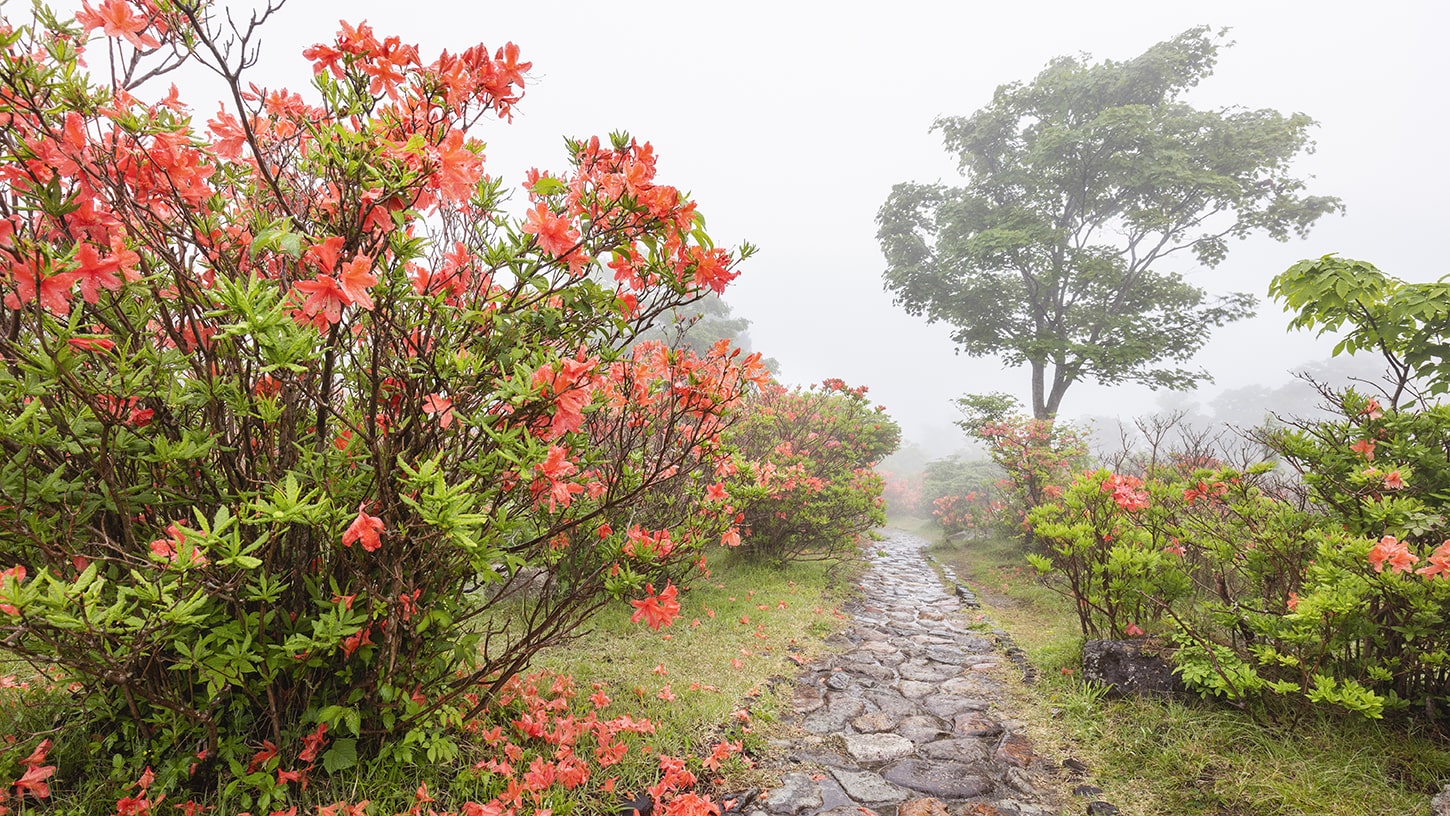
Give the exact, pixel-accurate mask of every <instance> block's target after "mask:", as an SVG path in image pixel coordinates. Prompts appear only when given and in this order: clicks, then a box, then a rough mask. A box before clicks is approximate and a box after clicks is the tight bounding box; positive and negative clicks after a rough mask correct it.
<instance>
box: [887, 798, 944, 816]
mask: <svg viewBox="0 0 1450 816" xmlns="http://www.w3.org/2000/svg"><path fill="white" fill-rule="evenodd" d="M896 816H951V813H950V812H949V811H948V810H947V806H946V805H945V804H944V803H943V802H942V801H941V800H940V799H912V800H911V801H909V802H903V803H902V804H901V807H899V808H897V809H896Z"/></svg>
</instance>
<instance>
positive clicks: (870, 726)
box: [851, 711, 901, 734]
mask: <svg viewBox="0 0 1450 816" xmlns="http://www.w3.org/2000/svg"><path fill="white" fill-rule="evenodd" d="M899 722H901V717H899V716H897V715H894V714H888V713H886V712H884V711H877V712H873V713H871V714H862V715H861V716H859V717H857V718H856V719H854V720H852V721H851V727H852V728H854V729H856V730H857V731H860V732H862V733H863V734H875V733H879V732H881V731H890V730H892V729H894V728H895V727H896V724H897V723H899Z"/></svg>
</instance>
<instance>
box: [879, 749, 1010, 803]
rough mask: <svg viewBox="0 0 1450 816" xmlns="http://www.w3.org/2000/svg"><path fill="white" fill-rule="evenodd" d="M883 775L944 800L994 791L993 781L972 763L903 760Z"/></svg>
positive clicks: (887, 778)
mask: <svg viewBox="0 0 1450 816" xmlns="http://www.w3.org/2000/svg"><path fill="white" fill-rule="evenodd" d="M881 776H882V777H884V778H885V779H886V781H888V782H894V783H896V784H897V785H900V786H902V787H903V788H911V789H912V790H915V791H921V792H922V793H928V794H931V795H932V796H938V797H941V798H944V799H970V798H971V797H973V796H981V795H982V794H984V793H987V792H988V791H990V790H992V780H990V779H988V778H987V777H985V776H982V775H981V774H977V773H973V768H972V766H970V765H964V764H962V763H960V762H926V761H923V760H920V759H903V760H902V761H900V762H898V763H896V764H894V765H892V766H890V767H888V768H886V770H884V771H882V773H881Z"/></svg>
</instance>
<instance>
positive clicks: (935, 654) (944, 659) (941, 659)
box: [926, 646, 967, 666]
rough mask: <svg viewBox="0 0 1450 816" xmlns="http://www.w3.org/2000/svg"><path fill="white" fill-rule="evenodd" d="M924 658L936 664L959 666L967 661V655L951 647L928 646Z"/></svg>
mask: <svg viewBox="0 0 1450 816" xmlns="http://www.w3.org/2000/svg"><path fill="white" fill-rule="evenodd" d="M926 656H927V657H928V658H929V659H931V660H935V661H936V662H938V663H947V664H949V665H953V666H960V665H962V664H963V663H965V662H966V660H967V653H966V652H964V651H962V650H961V649H957V648H954V647H952V646H928V647H926Z"/></svg>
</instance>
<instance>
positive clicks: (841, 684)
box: [826, 672, 851, 691]
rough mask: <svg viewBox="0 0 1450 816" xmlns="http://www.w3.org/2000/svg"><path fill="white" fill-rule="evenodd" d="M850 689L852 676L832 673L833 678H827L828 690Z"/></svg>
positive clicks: (843, 673)
mask: <svg viewBox="0 0 1450 816" xmlns="http://www.w3.org/2000/svg"><path fill="white" fill-rule="evenodd" d="M850 687H851V675H849V674H846V673H845V672H832V673H831V676H830V677H827V678H826V688H828V689H831V690H833V691H845V690H846V689H848V688H850Z"/></svg>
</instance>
